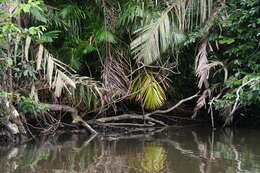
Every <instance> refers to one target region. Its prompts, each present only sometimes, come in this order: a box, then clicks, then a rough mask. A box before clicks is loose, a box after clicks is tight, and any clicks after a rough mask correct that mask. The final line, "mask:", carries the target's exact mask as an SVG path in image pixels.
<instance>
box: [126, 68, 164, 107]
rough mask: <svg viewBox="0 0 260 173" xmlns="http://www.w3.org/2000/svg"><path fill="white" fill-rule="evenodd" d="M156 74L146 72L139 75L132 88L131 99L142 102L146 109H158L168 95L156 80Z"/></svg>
mask: <svg viewBox="0 0 260 173" xmlns="http://www.w3.org/2000/svg"><path fill="white" fill-rule="evenodd" d="M155 75H156V73H154V72H148V71H145V72H143V73H141V74H140V75H138V76H137V77H136V78H135V79H134V81H133V83H132V86H131V99H135V100H137V101H139V102H141V103H142V104H143V106H144V108H146V109H156V108H159V107H160V106H162V105H163V103H164V101H165V99H166V95H165V92H164V89H163V87H162V86H161V84H160V83H159V82H158V81H157V79H156V78H155Z"/></svg>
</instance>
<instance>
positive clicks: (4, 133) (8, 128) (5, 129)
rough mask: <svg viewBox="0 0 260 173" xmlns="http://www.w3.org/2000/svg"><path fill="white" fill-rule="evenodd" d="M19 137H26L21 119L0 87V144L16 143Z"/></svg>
mask: <svg viewBox="0 0 260 173" xmlns="http://www.w3.org/2000/svg"><path fill="white" fill-rule="evenodd" d="M19 135H26V130H25V128H24V126H23V123H22V121H21V117H20V115H19V113H18V111H17V110H16V109H15V107H14V106H13V105H12V103H10V101H8V97H7V94H5V93H4V92H3V91H2V90H1V86H0V143H2V142H4V143H14V142H15V143H16V142H18V141H16V139H17V138H16V137H17V136H19Z"/></svg>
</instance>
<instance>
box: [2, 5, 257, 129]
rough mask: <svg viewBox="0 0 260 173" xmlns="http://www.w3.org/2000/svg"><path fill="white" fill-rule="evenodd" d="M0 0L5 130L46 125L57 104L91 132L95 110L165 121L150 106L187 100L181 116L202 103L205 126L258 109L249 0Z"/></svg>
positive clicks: (98, 114) (55, 120)
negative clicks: (206, 118)
mask: <svg viewBox="0 0 260 173" xmlns="http://www.w3.org/2000/svg"><path fill="white" fill-rule="evenodd" d="M0 2H1V4H0V16H1V18H0V66H1V69H0V78H1V83H0V91H1V94H0V100H1V103H0V115H1V117H3V119H4V120H5V121H4V120H3V122H6V121H7V122H9V121H10V123H13V124H16V125H17V124H18V125H17V129H18V130H16V129H15V128H14V129H11V131H12V133H19V132H21V129H23V132H26V131H28V129H32V128H35V129H41V132H44V133H46V131H48V132H53V131H55V130H56V129H57V127H59V126H60V125H61V124H60V123H59V122H60V120H63V119H64V114H63V115H62V114H59V112H60V113H66V112H67V114H68V113H70V114H71V115H72V120H73V122H74V123H81V124H83V125H84V126H85V127H87V128H88V129H89V130H90V131H91V132H95V130H94V129H93V128H92V127H91V126H90V125H89V123H90V124H94V122H95V119H97V120H98V119H100V120H99V122H103V123H105V122H111V121H116V120H123V123H121V124H122V125H123V124H124V123H125V124H128V125H130V123H127V122H128V121H127V122H126V120H127V119H128V120H129V119H139V120H141V118H142V117H143V119H144V121H142V122H139V121H138V122H136V123H137V125H140V123H141V124H142V123H144V124H143V125H144V126H146V125H147V126H152V125H162V124H165V125H166V124H167V122H162V121H161V119H156V118H157V117H156V115H155V114H154V113H153V112H154V111H155V112H156V111H157V113H158V110H159V109H166V110H169V111H164V112H167V113H168V112H170V111H172V110H173V109H171V106H170V105H172V104H175V103H177V106H176V105H175V107H173V108H174V109H175V108H177V107H179V105H181V104H182V103H184V102H186V101H189V100H193V102H189V105H190V106H193V110H192V111H190V112H189V114H190V115H189V116H191V117H192V118H193V119H195V118H196V117H197V118H199V117H200V116H198V115H199V114H201V112H203V113H202V114H205V112H206V111H205V110H207V111H208V113H206V114H209V116H207V117H208V118H209V119H211V123H212V126H213V127H214V123H215V122H214V120H215V119H216V118H218V117H222V120H223V121H222V122H223V123H224V124H225V125H228V124H230V123H232V122H234V119H236V118H240V116H239V115H244V114H249V113H250V112H251V111H256V110H257V109H259V102H260V97H259V95H260V83H259V80H260V65H259V61H260V58H259V56H260V52H259V46H260V45H259V39H260V30H259V24H260V16H259V15H260V13H259V8H260V4H259V1H257V0H241V1H236V0H229V1H225V0H218V1H217V0H197V1H195V0H162V1H157V0H129V1H123V0H106V1H105V0H95V1H82V0H75V1H70V0H64V1H62V2H57V1H53V0H47V1H42V0H0ZM195 93H196V94H195ZM185 98H188V99H185ZM189 98H190V99H189ZM10 110H12V111H10ZM203 110H204V111H203ZM14 111H15V113H14ZM133 111H134V112H135V114H134V115H133V116H131V115H129V114H128V112H133ZM140 112H142V113H140ZM147 112H149V113H148V115H147ZM159 112H160V111H159ZM138 113H139V114H142V115H143V116H142V115H136V114H138ZM160 113H163V111H161V112H160ZM121 114H122V115H121ZM191 114H192V115H191ZM65 115H66V114H65ZM151 115H153V117H151ZM105 116H106V117H107V116H108V117H107V119H106V117H105ZM138 116H139V117H141V118H138ZM102 118H103V119H102ZM146 121H147V122H146ZM3 124H5V125H6V123H3ZM135 125H136V124H135ZM8 128H11V126H8ZM24 129H26V130H24ZM46 129H48V130H46Z"/></svg>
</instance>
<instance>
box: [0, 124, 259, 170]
mask: <svg viewBox="0 0 260 173" xmlns="http://www.w3.org/2000/svg"><path fill="white" fill-rule="evenodd" d="M166 132H167V133H166ZM166 132H162V133H158V134H155V135H152V136H149V135H141V136H140V135H137V136H125V137H121V139H119V140H112V141H111V140H104V139H103V138H101V137H92V138H89V137H86V136H84V135H72V134H71V135H69V134H60V135H56V136H54V137H52V139H49V138H48V140H47V139H41V140H40V141H37V142H36V143H35V144H26V145H22V146H19V147H9V148H8V147H0V172H1V173H18V172H19V173H25V172H26V173H28V172H37V173H45V172H46V173H95V172H96V173H188V172H192V173H257V172H260V148H259V146H258V144H259V140H260V139H259V138H258V136H259V135H258V131H257V130H249V129H248V130H245V129H244V130H239V131H234V130H230V129H225V130H217V131H215V132H212V131H211V130H210V129H205V128H186V129H174V128H172V129H168V130H167V131H166Z"/></svg>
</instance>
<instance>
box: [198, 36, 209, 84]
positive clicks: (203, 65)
mask: <svg viewBox="0 0 260 173" xmlns="http://www.w3.org/2000/svg"><path fill="white" fill-rule="evenodd" d="M207 46H208V39H207V38H205V39H204V40H202V43H201V45H200V47H199V52H198V54H197V56H196V59H195V70H196V75H197V77H198V78H199V83H198V87H199V88H200V89H201V88H202V86H203V84H204V86H205V88H208V87H209V83H208V74H209V70H208V57H207V56H208V53H207Z"/></svg>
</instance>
